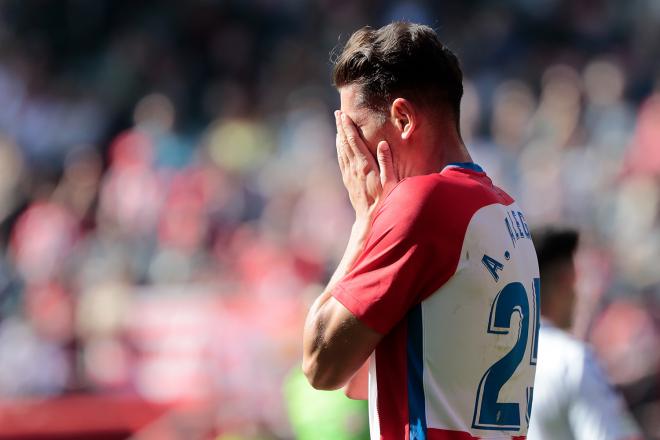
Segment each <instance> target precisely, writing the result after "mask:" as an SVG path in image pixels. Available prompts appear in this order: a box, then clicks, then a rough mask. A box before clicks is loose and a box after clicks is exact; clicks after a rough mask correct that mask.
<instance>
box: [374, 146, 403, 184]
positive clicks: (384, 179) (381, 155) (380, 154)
mask: <svg viewBox="0 0 660 440" xmlns="http://www.w3.org/2000/svg"><path fill="white" fill-rule="evenodd" d="M376 157H377V160H378V167H379V168H380V183H381V185H382V186H383V188H384V187H385V186H386V185H387V184H392V183H397V182H398V181H399V178H398V176H397V175H396V171H395V170H394V161H393V160H392V150H391V149H390V146H389V144H388V143H387V142H385V141H380V142H379V143H378V148H377V149H376Z"/></svg>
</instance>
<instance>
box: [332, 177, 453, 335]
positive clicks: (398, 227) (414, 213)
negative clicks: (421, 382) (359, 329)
mask: <svg viewBox="0 0 660 440" xmlns="http://www.w3.org/2000/svg"><path fill="white" fill-rule="evenodd" d="M405 183H406V181H403V182H402V183H400V184H399V185H398V186H397V187H396V188H395V189H394V190H393V191H392V192H391V193H390V195H389V196H388V197H387V198H386V199H385V200H384V202H383V204H382V206H381V208H380V209H379V211H378V213H377V215H376V217H375V219H374V222H373V224H372V227H371V233H370V235H369V237H368V239H367V243H366V245H365V248H364V250H363V251H362V254H361V255H360V257H359V258H358V260H357V262H356V263H355V265H354V267H353V268H352V270H351V271H350V272H349V273H348V274H347V275H346V276H345V277H344V278H343V279H342V280H341V281H340V282H339V283H338V284H337V286H336V287H335V288H334V289H333V291H332V295H333V296H334V297H335V298H336V299H337V300H338V301H339V302H341V303H342V304H343V305H344V306H345V307H346V308H347V309H348V310H349V311H350V312H351V313H352V314H353V315H355V316H356V317H357V318H358V319H360V320H361V321H362V322H363V323H364V324H366V325H367V326H369V327H370V328H372V329H373V330H375V331H377V332H379V333H381V334H387V333H388V332H389V331H390V330H391V329H392V328H393V327H394V326H395V325H396V324H397V323H398V322H399V321H400V320H401V319H402V318H403V317H404V316H405V314H406V313H407V312H408V311H409V310H410V309H411V308H412V307H413V306H414V305H416V304H417V303H419V302H420V301H421V299H423V298H424V297H425V296H426V295H427V294H428V293H429V291H430V290H432V289H437V288H438V287H440V284H442V283H443V281H446V280H447V279H448V278H449V276H450V275H451V274H453V273H454V271H455V267H456V261H457V257H456V258H452V257H453V256H450V255H449V254H446V253H442V252H438V248H439V246H441V241H442V233H441V232H440V231H438V225H439V223H438V216H440V215H441V213H439V212H438V211H437V206H438V205H437V204H435V203H434V200H433V199H434V197H433V194H429V192H428V191H425V190H424V188H422V189H420V188H414V187H413V186H411V185H408V186H406V185H404V184H405ZM457 254H460V249H458V251H457ZM452 260H453V261H452Z"/></svg>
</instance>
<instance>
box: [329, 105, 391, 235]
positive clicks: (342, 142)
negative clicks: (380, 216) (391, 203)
mask: <svg viewBox="0 0 660 440" xmlns="http://www.w3.org/2000/svg"><path fill="white" fill-rule="evenodd" d="M335 121H336V124H337V141H336V146H337V159H338V161H339V169H340V170H341V175H342V180H343V182H344V186H345V187H346V190H347V191H348V196H349V198H350V200H351V204H352V205H353V209H355V215H356V221H357V222H364V223H365V224H369V223H370V219H371V216H372V215H373V214H374V211H375V208H376V205H377V204H378V201H379V200H380V199H381V198H382V197H383V196H384V195H385V194H387V192H388V191H389V190H390V189H391V188H392V187H393V186H394V185H396V183H397V182H398V180H399V179H398V177H397V175H396V172H395V169H394V164H393V162H392V152H391V150H390V147H389V145H388V144H387V142H385V141H380V142H379V143H378V148H377V150H376V151H377V154H376V156H377V157H374V156H373V154H371V152H370V151H369V149H368V148H367V146H366V144H365V143H364V140H363V139H362V137H361V136H360V133H359V132H358V130H357V127H356V126H355V124H354V123H353V121H352V120H351V118H349V117H348V115H346V114H345V113H342V112H341V111H339V110H338V111H336V112H335Z"/></svg>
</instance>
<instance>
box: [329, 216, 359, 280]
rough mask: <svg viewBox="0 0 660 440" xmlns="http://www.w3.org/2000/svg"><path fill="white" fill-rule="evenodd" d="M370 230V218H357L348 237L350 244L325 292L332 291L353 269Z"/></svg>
mask: <svg viewBox="0 0 660 440" xmlns="http://www.w3.org/2000/svg"><path fill="white" fill-rule="evenodd" d="M368 231H369V220H356V221H355V223H354V224H353V227H352V228H351V235H350V237H349V239H348V244H347V245H346V250H345V251H344V255H343V256H342V258H341V260H340V261H339V264H338V265H337V268H336V269H335V272H334V273H333V274H332V277H330V281H328V285H327V286H326V288H325V292H329V291H331V290H332V289H333V288H334V287H335V286H336V285H337V283H338V282H339V281H340V280H341V279H342V278H344V276H345V275H346V274H347V273H348V272H349V271H350V270H351V268H352V267H353V265H354V264H355V262H356V261H357V259H358V257H359V256H360V253H361V252H362V249H363V247H364V242H365V241H366V238H367V233H368Z"/></svg>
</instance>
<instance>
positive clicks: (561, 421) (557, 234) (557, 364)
mask: <svg viewBox="0 0 660 440" xmlns="http://www.w3.org/2000/svg"><path fill="white" fill-rule="evenodd" d="M533 237H534V239H533V241H534V244H535V245H536V250H537V252H538V259H539V266H540V270H541V280H542V281H543V296H542V299H541V315H542V322H541V329H540V333H539V352H538V358H539V364H538V369H537V374H536V385H535V387H534V389H535V392H534V411H533V412H532V421H531V425H530V428H529V439H530V440H532V439H534V440H537V439H538V440H545V439H548V440H554V439H565V440H571V439H589V440H621V439H637V438H641V437H640V435H639V431H638V429H637V427H636V424H635V423H634V421H633V419H632V417H631V416H630V414H629V413H628V411H627V410H626V408H625V406H624V404H623V401H622V399H621V397H620V396H619V395H618V394H617V393H616V392H615V391H614V390H613V389H612V388H611V387H610V385H609V384H608V382H607V379H606V378H605V375H604V374H603V372H602V371H601V369H600V368H599V366H598V364H597V362H596V359H595V358H594V355H593V354H592V352H591V351H590V350H589V349H588V348H587V346H586V345H585V344H584V343H583V342H581V341H579V340H577V339H575V338H574V337H572V336H571V335H570V334H569V333H568V332H567V330H568V328H570V326H571V320H572V317H573V303H574V300H575V264H574V262H573V255H574V253H575V250H576V248H577V245H578V233H577V231H575V230H573V229H568V228H566V229H562V228H551V227H546V228H543V229H539V230H535V231H534V232H533Z"/></svg>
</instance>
